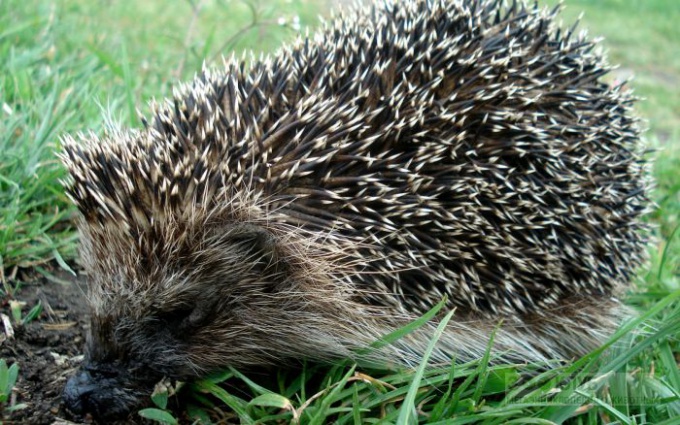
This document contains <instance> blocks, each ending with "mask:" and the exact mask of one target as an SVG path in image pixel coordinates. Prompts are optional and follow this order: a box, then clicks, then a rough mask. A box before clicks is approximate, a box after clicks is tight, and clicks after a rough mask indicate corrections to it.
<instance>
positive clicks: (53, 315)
mask: <svg viewBox="0 0 680 425" xmlns="http://www.w3.org/2000/svg"><path fill="white" fill-rule="evenodd" d="M60 277H61V278H66V276H60ZM60 280H61V279H60ZM63 280H64V282H65V283H56V282H53V281H49V280H47V279H44V278H41V279H36V280H35V281H34V282H32V283H31V284H28V285H25V286H23V287H22V288H21V289H20V291H19V293H18V296H17V297H18V299H20V300H21V301H24V302H26V306H25V307H24V308H23V309H22V312H23V313H24V314H26V312H27V311H28V310H30V308H31V307H33V306H34V305H36V304H37V303H38V301H40V302H41V304H42V307H43V310H42V313H41V314H40V316H39V317H38V318H37V319H35V320H33V321H31V322H30V323H28V324H26V325H20V324H16V323H13V329H14V336H13V337H11V336H7V329H6V327H5V332H4V336H5V340H4V341H3V342H2V343H1V344H0V358H3V359H5V360H6V361H7V363H8V364H12V363H15V362H16V363H18V365H19V379H18V380H17V384H16V386H15V388H14V392H13V394H12V397H11V400H10V402H9V403H8V405H9V406H12V405H17V404H25V405H26V407H24V408H21V409H18V410H11V411H10V409H7V408H5V409H4V411H3V412H2V423H4V424H27V425H33V424H35V425H37V424H68V423H69V422H68V420H67V419H68V418H69V417H70V416H69V415H68V414H67V412H65V411H64V408H63V403H62V401H61V393H62V389H63V388H64V385H65V383H66V380H67V379H68V377H69V376H70V375H71V374H72V373H73V372H74V371H75V369H76V368H77V367H78V365H79V364H80V362H81V361H82V355H81V354H82V349H83V345H84V342H85V333H86V326H87V312H86V311H85V296H84V292H83V291H84V287H82V285H80V284H78V282H77V281H76V280H73V279H68V278H66V279H63ZM69 280H70V283H69ZM2 313H3V314H6V315H8V316H10V308H9V300H8V299H5V300H3V305H2ZM0 333H2V332H0Z"/></svg>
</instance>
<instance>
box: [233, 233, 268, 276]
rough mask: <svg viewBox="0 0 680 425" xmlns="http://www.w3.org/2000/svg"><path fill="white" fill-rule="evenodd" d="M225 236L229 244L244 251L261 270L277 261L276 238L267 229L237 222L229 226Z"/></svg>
mask: <svg viewBox="0 0 680 425" xmlns="http://www.w3.org/2000/svg"><path fill="white" fill-rule="evenodd" d="M226 236H227V237H226V240H227V242H228V243H229V244H230V245H232V246H233V247H236V248H237V249H238V250H239V251H240V252H242V253H246V255H247V258H248V259H249V261H252V262H253V265H257V266H258V267H261V268H263V271H264V269H266V268H268V267H269V266H271V265H274V264H275V263H277V259H278V255H277V244H276V238H275V236H274V235H273V234H272V233H271V232H270V231H269V230H267V229H265V228H263V227H261V226H258V225H255V224H238V225H236V226H233V227H231V228H230V229H229V231H228V234H227V235H226Z"/></svg>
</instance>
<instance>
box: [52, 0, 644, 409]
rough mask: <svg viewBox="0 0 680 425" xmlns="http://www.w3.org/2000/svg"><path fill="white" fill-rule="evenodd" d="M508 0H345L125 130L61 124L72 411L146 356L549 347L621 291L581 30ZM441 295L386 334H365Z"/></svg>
mask: <svg viewBox="0 0 680 425" xmlns="http://www.w3.org/2000/svg"><path fill="white" fill-rule="evenodd" d="M558 13H559V9H558V8H555V9H545V8H541V7H539V6H537V5H536V4H534V5H528V4H526V3H525V2H523V1H513V2H511V3H510V4H508V3H506V2H503V1H497V0H468V1H464V0H428V1H421V0H404V1H399V2H396V1H395V2H390V1H386V2H384V3H380V4H376V5H372V6H365V7H361V6H358V7H355V8H353V9H350V10H349V11H345V12H341V13H339V14H338V15H335V17H334V18H333V19H332V20H330V21H329V22H326V23H324V24H323V25H322V28H321V29H320V30H319V31H318V32H316V33H315V34H313V35H312V36H306V37H303V36H301V37H299V38H298V39H297V40H296V41H294V42H293V43H291V44H290V45H289V46H288V47H284V48H282V49H281V50H280V51H279V52H277V53H276V54H274V55H272V56H266V57H262V58H260V59H252V60H250V61H247V62H246V61H244V60H236V59H231V60H225V61H224V62H225V63H224V69H222V70H215V69H208V68H205V69H204V70H203V71H202V72H201V73H200V74H199V75H197V76H196V77H195V79H194V81H192V82H190V83H188V84H184V85H180V86H179V88H178V89H176V90H175V91H174V93H173V96H172V98H171V99H169V100H166V101H163V102H160V103H157V104H154V105H153V113H152V115H151V117H150V119H142V122H143V128H142V129H139V130H131V129H130V130H111V131H110V132H108V133H107V134H105V135H104V136H102V137H98V136H96V135H94V134H88V135H79V136H75V137H71V136H66V137H65V138H64V140H63V152H62V153H61V154H60V155H61V158H62V160H63V162H64V163H65V165H66V167H67V169H68V171H69V178H68V180H67V181H66V182H65V185H66V191H67V194H68V196H69V197H70V199H71V200H72V201H73V202H74V204H75V205H76V206H77V209H78V210H79V213H80V214H79V215H78V216H79V218H78V223H77V226H78V229H79V232H80V243H81V261H82V267H83V269H84V271H85V272H86V274H87V276H88V279H89V285H88V303H89V306H90V310H91V326H90V331H89V335H88V337H87V343H86V348H85V353H86V355H85V360H84V363H83V365H82V367H81V369H80V371H78V372H77V373H76V374H75V375H74V376H73V377H72V378H70V380H69V381H68V383H67V385H66V387H65V390H64V400H65V404H66V406H67V407H68V409H69V410H71V411H72V412H75V413H76V414H84V413H89V414H91V415H93V416H95V417H99V418H111V417H118V416H121V415H125V414H126V413H127V412H129V411H130V410H131V409H134V408H135V406H138V405H139V403H140V400H141V399H142V398H143V397H144V396H145V395H147V394H148V392H149V391H150V388H152V387H153V384H154V383H155V382H157V381H158V380H159V379H160V378H162V377H169V378H173V379H177V380H192V379H196V378H199V377H202V376H205V375H206V374H209V373H211V372H214V371H217V370H220V369H223V368H225V367H237V368H250V367H265V366H268V367H272V366H274V367H276V366H278V367H284V366H291V365H295V364H298V363H299V362H300V361H301V360H302V359H305V360H310V361H316V362H334V361H337V360H339V359H351V360H354V361H356V362H359V363H360V364H361V362H366V363H367V364H371V365H380V366H381V367H385V368H400V367H413V366H414V365H417V364H418V363H419V362H421V361H422V358H423V353H424V351H425V350H426V347H427V345H428V343H429V342H430V339H431V338H432V335H433V333H434V332H433V330H434V329H435V328H436V326H437V324H438V323H439V321H440V320H441V319H442V314H443V313H444V312H450V311H451V310H455V312H454V316H453V319H452V320H451V322H450V323H449V324H448V325H447V327H446V329H445V331H444V333H443V334H442V336H441V338H440V339H439V341H438V342H437V345H436V348H435V350H434V352H433V353H432V357H431V359H430V362H431V364H433V365H436V364H446V363H449V362H451V361H452V360H453V361H457V362H464V361H471V360H475V359H480V358H482V356H483V355H484V353H485V351H486V350H487V347H488V346H489V343H490V339H491V338H492V335H493V345H492V348H491V350H492V357H493V361H495V362H499V363H505V362H508V363H511V362H539V363H546V364H549V363H550V362H551V361H555V360H557V361H567V360H569V359H572V358H574V357H575V356H580V355H583V354H585V353H587V352H589V351H591V350H593V349H595V348H596V347H598V346H600V345H602V344H603V343H604V342H605V341H606V340H607V338H608V337H609V336H610V335H611V334H612V333H613V331H614V330H615V329H616V328H617V327H618V326H619V325H620V324H621V323H622V321H624V320H626V318H628V317H630V315H631V312H630V311H629V310H628V309H627V308H626V307H624V306H623V305H622V304H621V302H620V301H619V300H618V299H617V296H620V295H621V293H622V292H623V291H625V290H626V288H627V287H629V286H630V283H631V281H632V279H633V277H634V275H635V271H636V269H637V268H638V267H639V266H640V265H641V264H642V263H643V262H644V259H645V254H644V252H645V245H646V241H647V236H646V234H647V233H648V232H647V229H646V225H645V224H644V221H643V215H644V214H645V212H646V210H647V209H648V204H649V202H648V197H647V193H648V187H649V182H648V177H647V175H648V172H647V171H646V168H647V165H646V162H645V159H644V157H645V152H644V149H643V147H642V146H641V145H642V144H641V142H640V122H639V119H638V118H636V116H635V114H634V111H633V110H632V108H633V103H634V100H635V98H634V96H633V95H632V94H631V91H630V90H628V89H627V88H626V87H625V86H624V85H623V84H613V83H608V82H607V79H606V78H605V75H606V74H607V72H608V71H609V70H610V69H611V67H610V66H609V65H608V64H607V62H606V59H605V58H604V55H603V53H602V52H601V49H599V48H598V41H597V40H595V41H591V40H589V39H588V38H587V35H586V34H585V33H584V32H581V33H577V32H576V30H575V26H574V27H572V28H570V29H566V30H565V29H562V28H561V27H560V26H559V25H558V24H557V23H556V16H557V15H558ZM440 302H443V303H444V306H445V307H444V308H443V309H442V310H441V311H440V312H439V314H437V315H435V316H436V317H435V318H434V319H433V320H431V321H430V322H428V323H426V324H425V325H423V326H421V327H419V328H418V329H416V330H414V331H413V332H411V333H410V334H408V335H407V336H405V337H404V338H402V339H401V340H399V341H396V342H393V343H391V344H387V345H385V344H382V345H383V346H382V347H380V348H374V349H373V350H367V349H366V348H367V347H369V346H371V345H372V343H373V342H375V341H376V340H380V338H381V337H383V336H385V335H386V334H389V333H390V332H393V331H395V330H396V329H399V328H401V327H403V326H404V325H406V324H408V323H410V322H412V321H413V320H415V319H416V318H419V317H421V316H422V315H423V314H424V313H425V312H428V311H430V310H431V309H432V308H433V306H435V305H438V303H440Z"/></svg>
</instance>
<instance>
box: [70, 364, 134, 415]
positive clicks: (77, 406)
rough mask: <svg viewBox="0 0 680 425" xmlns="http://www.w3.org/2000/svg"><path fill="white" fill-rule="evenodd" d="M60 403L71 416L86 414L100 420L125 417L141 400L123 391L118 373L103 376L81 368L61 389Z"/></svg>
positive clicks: (129, 392) (130, 391) (127, 390)
mask: <svg viewBox="0 0 680 425" xmlns="http://www.w3.org/2000/svg"><path fill="white" fill-rule="evenodd" d="M63 400H64V405H65V407H66V409H67V410H68V411H69V412H70V413H71V414H73V415H75V416H79V417H84V416H87V415H90V416H92V417H93V418H96V419H99V420H113V419H120V418H124V417H126V416H127V415H129V413H130V412H131V411H132V410H133V409H134V408H136V407H140V406H141V404H142V401H141V400H142V399H140V397H138V396H137V394H136V392H135V391H133V390H129V389H126V388H125V386H124V385H123V383H122V382H121V380H120V379H119V376H118V375H117V374H110V373H109V374H107V375H106V376H105V375H102V374H99V373H96V372H92V371H89V370H87V369H82V370H80V371H79V372H78V373H76V374H75V375H74V376H72V377H71V378H69V380H68V381H67V382H66V386H65V387H64V393H63Z"/></svg>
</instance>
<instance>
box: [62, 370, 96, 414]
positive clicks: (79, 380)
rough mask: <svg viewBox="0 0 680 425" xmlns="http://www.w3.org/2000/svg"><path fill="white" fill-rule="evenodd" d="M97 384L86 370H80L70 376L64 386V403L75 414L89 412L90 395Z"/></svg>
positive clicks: (90, 408)
mask: <svg viewBox="0 0 680 425" xmlns="http://www.w3.org/2000/svg"><path fill="white" fill-rule="evenodd" d="M96 389H97V385H96V384H95V383H94V381H93V380H92V376H91V375H90V373H89V372H87V371H81V372H79V373H77V374H76V375H74V376H72V377H71V378H70V379H69V380H68V382H66V387H65V388H64V403H65V404H66V408H67V409H68V410H69V411H71V413H73V414H75V415H84V414H85V413H91V410H92V407H93V406H92V400H91V396H92V394H93V393H94V392H95V391H96Z"/></svg>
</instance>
